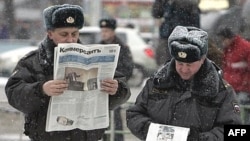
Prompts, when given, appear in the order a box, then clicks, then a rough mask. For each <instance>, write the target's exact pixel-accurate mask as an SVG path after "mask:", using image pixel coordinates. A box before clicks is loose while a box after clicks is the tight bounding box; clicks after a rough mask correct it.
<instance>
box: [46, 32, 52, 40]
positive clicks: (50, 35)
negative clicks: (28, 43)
mask: <svg viewBox="0 0 250 141" xmlns="http://www.w3.org/2000/svg"><path fill="white" fill-rule="evenodd" d="M47 35H48V37H49V38H50V39H52V31H51V30H48V31H47Z"/></svg>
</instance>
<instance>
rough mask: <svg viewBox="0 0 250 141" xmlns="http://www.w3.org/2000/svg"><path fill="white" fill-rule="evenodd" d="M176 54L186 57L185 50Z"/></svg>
mask: <svg viewBox="0 0 250 141" xmlns="http://www.w3.org/2000/svg"><path fill="white" fill-rule="evenodd" d="M178 56H179V57H180V58H186V57H187V53H186V52H178Z"/></svg>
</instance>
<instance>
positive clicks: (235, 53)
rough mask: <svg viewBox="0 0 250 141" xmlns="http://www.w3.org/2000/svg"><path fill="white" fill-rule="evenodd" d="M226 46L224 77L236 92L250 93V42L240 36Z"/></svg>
mask: <svg viewBox="0 0 250 141" xmlns="http://www.w3.org/2000/svg"><path fill="white" fill-rule="evenodd" d="M232 40H233V42H232V43H231V44H230V45H229V46H228V47H225V48H224V57H223V67H222V70H223V72H224V73H223V77H224V79H225V80H227V81H228V83H230V84H231V85H232V86H233V88H234V89H235V91H236V92H247V93H250V81H249V80H250V43H249V42H248V41H246V40H245V39H243V38H242V37H240V36H235V37H234V38H233V39H232Z"/></svg>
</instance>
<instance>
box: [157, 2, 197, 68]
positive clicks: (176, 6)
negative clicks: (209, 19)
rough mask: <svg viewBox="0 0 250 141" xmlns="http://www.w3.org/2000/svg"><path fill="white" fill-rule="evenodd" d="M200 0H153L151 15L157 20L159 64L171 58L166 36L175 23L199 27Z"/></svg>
mask: <svg viewBox="0 0 250 141" xmlns="http://www.w3.org/2000/svg"><path fill="white" fill-rule="evenodd" d="M199 2H200V0H155V2H154V4H153V6H152V16H153V17H154V18H155V19H158V21H159V23H158V24H159V43H158V46H157V48H156V62H157V64H158V65H159V66H161V65H163V64H164V63H165V62H166V61H168V60H170V59H171V55H170V53H169V50H168V48H167V45H168V36H169V35H170V33H171V32H172V30H173V29H174V28H175V26H177V25H182V26H195V27H200V9H199V6H198V5H199Z"/></svg>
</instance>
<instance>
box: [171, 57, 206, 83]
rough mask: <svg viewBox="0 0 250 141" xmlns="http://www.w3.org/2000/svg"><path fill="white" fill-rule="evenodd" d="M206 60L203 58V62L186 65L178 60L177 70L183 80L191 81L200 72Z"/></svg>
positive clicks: (176, 62) (176, 63)
mask: <svg viewBox="0 0 250 141" xmlns="http://www.w3.org/2000/svg"><path fill="white" fill-rule="evenodd" d="M204 60H205V58H202V59H201V60H199V61H195V62H192V63H184V62H180V61H177V60H176V61H175V68H176V71H177V73H178V74H179V75H180V77H181V78H182V79H183V80H190V79H191V78H193V76H194V75H195V74H196V73H197V72H198V71H199V69H200V67H201V65H202V64H203V62H204Z"/></svg>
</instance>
